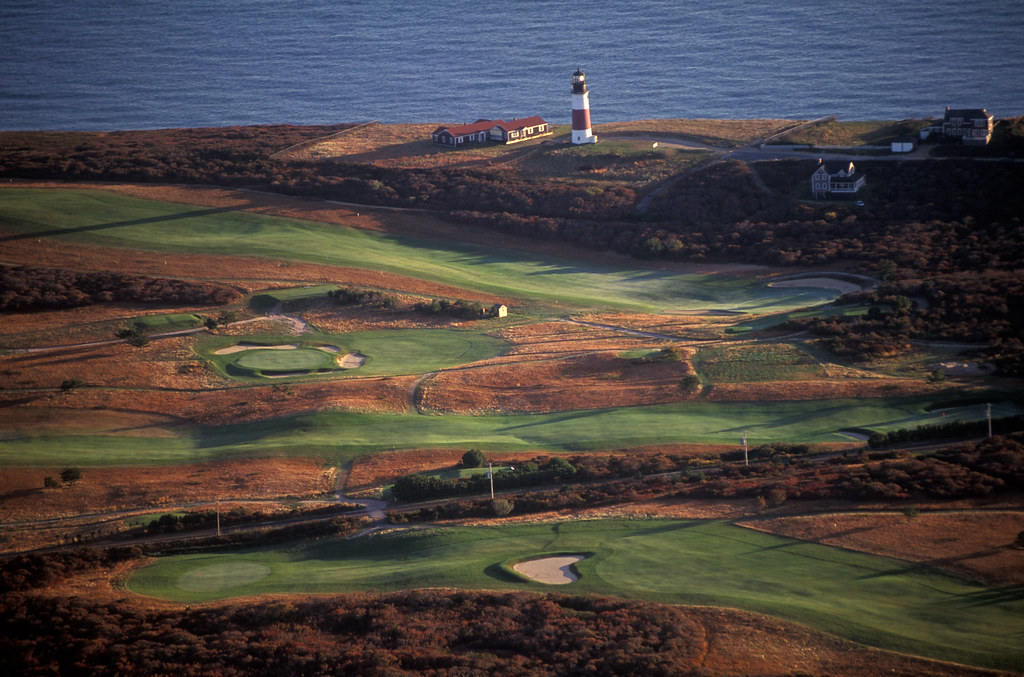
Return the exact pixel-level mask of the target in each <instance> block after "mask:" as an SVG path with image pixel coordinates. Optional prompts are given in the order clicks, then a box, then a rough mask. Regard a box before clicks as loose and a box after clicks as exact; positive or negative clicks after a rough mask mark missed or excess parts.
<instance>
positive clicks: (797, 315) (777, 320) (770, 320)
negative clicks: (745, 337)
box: [725, 304, 889, 335]
mask: <svg viewBox="0 0 1024 677" xmlns="http://www.w3.org/2000/svg"><path fill="white" fill-rule="evenodd" d="M878 308H879V310H881V311H882V312H888V311H889V307H888V306H886V305H884V304H880V305H878ZM870 310H871V306H870V305H867V304H852V305H842V306H833V305H828V306H825V307H818V308H813V309H806V310H805V309H798V310H790V311H786V312H782V313H775V314H771V315H764V316H761V317H755V318H752V319H750V320H746V321H745V322H739V323H737V324H734V325H733V326H731V327H728V328H727V329H726V330H725V333H726V334H727V335H728V334H745V333H746V332H749V331H758V330H761V329H769V328H771V327H774V326H776V325H780V324H782V323H783V322H787V321H789V320H796V319H802V318H807V317H861V316H862V315H867V314H868V311H870Z"/></svg>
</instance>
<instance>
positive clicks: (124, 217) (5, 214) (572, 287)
mask: <svg viewBox="0 0 1024 677" xmlns="http://www.w3.org/2000/svg"><path fill="white" fill-rule="evenodd" d="M0 228H3V229H5V230H9V231H13V232H20V233H26V234H27V233H31V234H34V235H36V236H39V237H43V236H46V237H59V238H61V239H69V240H74V241H79V242H88V243H91V244H99V245H103V246H108V247H121V248H137V249H144V250H149V251H172V252H187V253H190V254H200V253H201V254H224V255H232V256H256V257H264V258H272V259H275V260H289V259H291V260H296V261H308V262H313V263H321V264H328V265H335V266H351V267H355V268H362V269H374V270H386V271H389V272H393V273H399V274H403V275H409V276H412V277H416V278H421V279H425V280H433V281H437V282H443V283H446V284H451V285H455V286H459V287H462V288H465V289H472V290H477V291H483V292H489V293H493V294H498V295H502V296H511V297H518V298H530V299H537V300H545V301H548V302H558V303H563V304H566V305H571V306H578V307H606V308H630V309H636V310H644V311H651V312H662V311H667V310H675V311H679V310H701V309H719V310H721V309H725V310H736V311H742V312H748V313H766V312H780V311H784V310H789V309H793V308H801V307H805V306H809V305H818V304H821V303H825V302H828V301H831V300H833V299H835V298H836V296H837V294H836V292H834V291H830V290H827V289H806V288H804V289H779V288H771V287H768V286H766V284H765V283H764V282H762V281H758V280H748V279H744V278H738V277H731V276H728V275H715V274H684V273H677V272H671V271H665V270H653V269H623V268H619V267H612V266H604V265H598V264H593V263H585V262H581V261H573V260H567V259H557V258H553V257H545V256H539V255H530V254H524V253H522V252H516V251H513V250H507V249H497V248H490V247H483V246H474V245H465V244H459V243H455V242H451V241H440V240H425V239H416V238H409V237H399V236H394V235H388V234H384V233H377V232H370V231H364V230H356V229H352V228H344V227H340V226H336V225H324V224H319V223H315V222H309V221H298V220H294V219H285V218H278V217H270V216H262V215H258V214H250V213H246V212H242V211H237V210H231V209H207V208H201V207H191V206H186V205H177V204H169V203H162V202H152V201H146V200H138V199H134V198H128V197H124V196H121V195H116V194H113V193H107V192H103V191H88V190H56V189H53V190H38V189H18V188H12V189H5V190H2V191H0Z"/></svg>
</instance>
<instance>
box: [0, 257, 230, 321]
mask: <svg viewBox="0 0 1024 677" xmlns="http://www.w3.org/2000/svg"><path fill="white" fill-rule="evenodd" d="M238 297H239V294H238V292H237V291H235V290H234V289H231V288H230V287H225V286H223V285H218V284H211V283H209V282H192V281H188V280H175V279H169V278H159V277H147V276H144V275H129V274H125V273H113V272H96V273H82V272H77V271H73V270H64V269H60V268H42V267H34V266H0V310H4V311H27V310H44V309H54V310H56V309H61V308H74V307H77V306H85V305H93V304H99V303H114V302H125V303H147V304H166V305H200V306H220V305H225V304H228V303H231V302H233V301H235V300H237V299H238Z"/></svg>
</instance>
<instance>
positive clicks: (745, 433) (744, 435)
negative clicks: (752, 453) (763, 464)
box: [743, 430, 750, 465]
mask: <svg viewBox="0 0 1024 677" xmlns="http://www.w3.org/2000/svg"><path fill="white" fill-rule="evenodd" d="M743 465H750V458H748V457H747V431H746V430H744V431H743Z"/></svg>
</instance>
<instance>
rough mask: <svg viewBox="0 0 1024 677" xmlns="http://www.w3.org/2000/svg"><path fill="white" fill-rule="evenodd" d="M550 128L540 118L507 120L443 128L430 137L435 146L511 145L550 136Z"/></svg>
mask: <svg viewBox="0 0 1024 677" xmlns="http://www.w3.org/2000/svg"><path fill="white" fill-rule="evenodd" d="M551 133H552V132H551V125H549V124H548V123H547V121H546V120H544V118H542V117H540V116H539V115H534V116H531V117H528V118H515V119H513V120H511V121H505V120H477V121H476V122H473V123H470V124H465V125H443V126H441V127H438V128H437V129H435V130H434V131H433V133H432V134H431V138H432V139H433V141H434V143H436V144H438V145H441V146H450V147H453V148H457V147H459V146H462V145H465V144H467V143H486V142H488V141H495V142H497V143H503V144H512V143H519V142H520V141H529V140H530V139H537V138H540V137H542V136H551Z"/></svg>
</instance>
